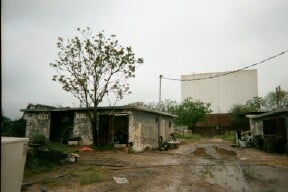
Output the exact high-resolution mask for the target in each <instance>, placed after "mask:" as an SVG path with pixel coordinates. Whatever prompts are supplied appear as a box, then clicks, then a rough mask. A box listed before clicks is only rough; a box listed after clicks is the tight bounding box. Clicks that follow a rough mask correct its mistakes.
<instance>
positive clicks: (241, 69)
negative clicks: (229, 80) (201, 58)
mask: <svg viewBox="0 0 288 192" xmlns="http://www.w3.org/2000/svg"><path fill="white" fill-rule="evenodd" d="M287 52H288V50H285V51H283V52H281V53H278V54H276V55H273V56H271V57H268V58H266V59H263V60H262V61H260V62H257V63H254V64H252V65H248V66H246V67H243V68H240V69H237V70H234V71H229V72H226V73H220V74H217V75H212V76H209V77H201V78H195V79H179V78H169V77H164V76H162V77H161V78H162V79H166V80H172V81H199V80H204V79H213V78H217V77H222V76H225V75H230V74H232V73H236V72H239V71H243V70H245V69H248V68H251V67H255V66H256V65H259V64H262V63H265V62H267V61H269V60H272V59H275V58H276V57H279V56H281V55H284V54H285V53H287Z"/></svg>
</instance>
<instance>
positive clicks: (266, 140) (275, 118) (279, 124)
mask: <svg viewBox="0 0 288 192" xmlns="http://www.w3.org/2000/svg"><path fill="white" fill-rule="evenodd" d="M246 117H247V118H249V124H250V131H251V136H252V138H253V140H254V143H255V144H256V145H258V146H259V147H260V148H262V147H263V148H264V150H267V151H276V152H283V151H288V143H287V140H288V135H287V133H288V108H285V109H278V110H275V111H271V112H267V113H263V114H258V115H255V114H248V115H246ZM261 145H262V146H261Z"/></svg>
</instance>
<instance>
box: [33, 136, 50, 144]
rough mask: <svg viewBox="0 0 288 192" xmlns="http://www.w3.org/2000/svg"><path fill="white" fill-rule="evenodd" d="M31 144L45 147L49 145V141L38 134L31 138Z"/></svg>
mask: <svg viewBox="0 0 288 192" xmlns="http://www.w3.org/2000/svg"><path fill="white" fill-rule="evenodd" d="M31 143H33V144H40V145H45V144H47V143H48V139H47V138H46V137H45V136H44V135H40V134H39V135H38V134H36V135H33V136H32V137H31Z"/></svg>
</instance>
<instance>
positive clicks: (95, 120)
mask: <svg viewBox="0 0 288 192" xmlns="http://www.w3.org/2000/svg"><path fill="white" fill-rule="evenodd" d="M92 119H93V120H92V122H91V123H92V133H93V144H94V145H98V144H99V134H98V113H97V110H96V109H94V110H93V118H92Z"/></svg>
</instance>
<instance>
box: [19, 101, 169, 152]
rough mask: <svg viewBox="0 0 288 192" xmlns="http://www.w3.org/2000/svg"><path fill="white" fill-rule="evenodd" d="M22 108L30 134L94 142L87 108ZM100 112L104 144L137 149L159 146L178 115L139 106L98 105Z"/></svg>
mask: <svg viewBox="0 0 288 192" xmlns="http://www.w3.org/2000/svg"><path fill="white" fill-rule="evenodd" d="M21 111H22V112H24V118H25V119H26V137H30V138H32V137H33V136H35V135H43V136H44V137H45V138H46V139H49V140H50V141H55V142H61V143H67V142H68V141H70V140H75V139H77V140H80V141H81V144H82V145H91V144H93V134H92V127H91V124H90V121H89V118H88V116H87V109H86V108H69V107H67V108H56V107H50V106H45V105H28V107H27V108H26V109H22V110H21ZM91 112H92V109H91ZM97 113H98V142H99V144H100V145H113V144H124V145H130V146H132V149H133V150H135V151H143V150H145V149H146V148H150V149H155V148H158V147H159V145H160V144H161V141H169V140H170V134H171V133H173V132H174V123H173V120H174V118H175V116H174V115H171V114H168V113H162V112H157V111H152V110H149V109H146V108H143V107H139V106H114V107H98V108H97ZM160 138H161V139H160Z"/></svg>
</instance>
